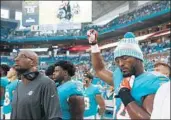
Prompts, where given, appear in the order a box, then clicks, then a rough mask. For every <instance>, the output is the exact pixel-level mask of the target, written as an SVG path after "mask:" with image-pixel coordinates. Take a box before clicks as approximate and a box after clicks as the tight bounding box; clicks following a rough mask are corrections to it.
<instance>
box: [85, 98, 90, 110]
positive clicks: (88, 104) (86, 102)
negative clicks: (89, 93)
mask: <svg viewBox="0 0 171 120" xmlns="http://www.w3.org/2000/svg"><path fill="white" fill-rule="evenodd" d="M84 102H85V110H88V109H89V108H90V99H89V98H88V97H85V98H84Z"/></svg>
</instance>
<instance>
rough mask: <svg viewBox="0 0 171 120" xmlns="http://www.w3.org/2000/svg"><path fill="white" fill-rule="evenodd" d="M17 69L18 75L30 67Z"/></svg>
mask: <svg viewBox="0 0 171 120" xmlns="http://www.w3.org/2000/svg"><path fill="white" fill-rule="evenodd" d="M16 71H17V73H18V75H21V74H23V73H25V72H27V71H28V69H26V68H19V69H16Z"/></svg>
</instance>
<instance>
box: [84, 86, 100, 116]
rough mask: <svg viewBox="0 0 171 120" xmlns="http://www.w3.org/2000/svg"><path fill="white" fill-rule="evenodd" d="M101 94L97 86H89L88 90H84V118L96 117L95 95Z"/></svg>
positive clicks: (96, 104)
mask: <svg viewBox="0 0 171 120" xmlns="http://www.w3.org/2000/svg"><path fill="white" fill-rule="evenodd" d="M99 94H101V88H100V86H98V85H94V84H90V86H89V87H88V88H85V90H84V101H85V111H84V117H88V116H92V115H96V114H97V112H98V103H97V101H96V95H99Z"/></svg>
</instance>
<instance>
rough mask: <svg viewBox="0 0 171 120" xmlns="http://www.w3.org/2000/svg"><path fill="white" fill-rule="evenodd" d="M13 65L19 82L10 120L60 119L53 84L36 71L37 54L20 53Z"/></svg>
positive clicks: (29, 52) (30, 52)
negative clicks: (19, 78)
mask: <svg viewBox="0 0 171 120" xmlns="http://www.w3.org/2000/svg"><path fill="white" fill-rule="evenodd" d="M15 63H16V64H15V69H16V70H17V72H18V74H19V75H20V77H21V82H20V83H18V87H17V88H16V91H15V92H14V97H13V100H12V113H11V119H42V120H47V119H50V120H54V119H55V120H57V119H60V118H61V112H60V106H59V99H58V94H57V92H56V86H55V83H54V81H52V80H51V79H50V78H48V77H47V76H45V75H43V74H42V73H41V72H39V71H38V69H37V68H38V67H37V66H38V56H37V54H36V53H34V52H32V51H21V52H20V53H19V54H18V56H17V57H16V58H15Z"/></svg>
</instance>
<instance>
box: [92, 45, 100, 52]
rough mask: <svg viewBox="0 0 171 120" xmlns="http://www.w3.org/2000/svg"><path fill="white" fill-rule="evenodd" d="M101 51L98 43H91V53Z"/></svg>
mask: <svg viewBox="0 0 171 120" xmlns="http://www.w3.org/2000/svg"><path fill="white" fill-rule="evenodd" d="M99 52H100V49H99V46H98V45H97V44H95V45H91V53H99Z"/></svg>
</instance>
